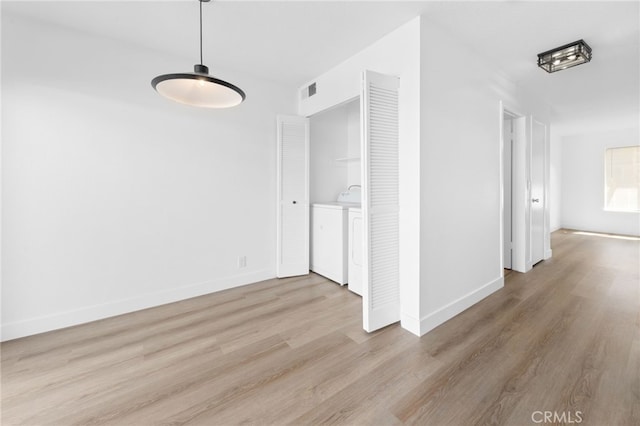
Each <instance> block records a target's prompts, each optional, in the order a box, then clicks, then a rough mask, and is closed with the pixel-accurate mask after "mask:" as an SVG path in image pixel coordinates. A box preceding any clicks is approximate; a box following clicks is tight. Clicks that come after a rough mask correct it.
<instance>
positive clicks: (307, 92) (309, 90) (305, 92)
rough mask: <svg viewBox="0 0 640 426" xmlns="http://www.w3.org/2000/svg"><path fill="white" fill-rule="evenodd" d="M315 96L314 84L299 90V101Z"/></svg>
mask: <svg viewBox="0 0 640 426" xmlns="http://www.w3.org/2000/svg"><path fill="white" fill-rule="evenodd" d="M315 94H316V83H311V84H310V85H308V86H307V87H305V88H303V89H302V90H300V99H307V98H310V97H311V96H313V95H315Z"/></svg>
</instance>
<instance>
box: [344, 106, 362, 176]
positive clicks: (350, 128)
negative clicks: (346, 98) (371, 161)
mask: <svg viewBox="0 0 640 426" xmlns="http://www.w3.org/2000/svg"><path fill="white" fill-rule="evenodd" d="M360 133H361V132H360V99H356V100H355V101H352V102H349V103H348V104H347V158H349V160H348V161H347V184H348V185H349V186H350V185H361V184H362V176H361V171H362V162H361V159H360V155H361V154H360V148H361V142H362V141H361V140H360Z"/></svg>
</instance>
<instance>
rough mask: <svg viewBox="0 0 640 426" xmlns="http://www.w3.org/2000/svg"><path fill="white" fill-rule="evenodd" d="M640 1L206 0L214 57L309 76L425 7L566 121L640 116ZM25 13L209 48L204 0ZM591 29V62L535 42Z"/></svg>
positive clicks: (22, 11)
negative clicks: (555, 57) (552, 56)
mask: <svg viewBox="0 0 640 426" xmlns="http://www.w3.org/2000/svg"><path fill="white" fill-rule="evenodd" d="M639 6H640V2H637V1H628V2H610V1H604V2H593V1H589V2H576V1H566V2H560V1H556V2H522V1H502V2H485V1H478V2H451V1H409V2H402V1H374V2H364V1H279V2H276V1H258V2H255V1H239V0H236V1H214V2H211V3H205V4H204V5H203V13H204V17H203V22H204V25H205V29H204V49H205V52H204V62H205V64H207V65H209V66H210V67H211V68H212V69H215V66H216V63H222V64H224V65H225V67H226V68H227V69H232V70H233V69H237V70H243V71H246V70H251V72H253V73H255V74H256V75H259V76H261V77H263V78H266V79H269V80H273V81H277V82H281V83H285V84H289V85H293V86H294V87H297V86H300V85H302V84H304V83H306V82H308V81H309V80H311V79H313V78H314V77H316V76H318V75H319V74H321V73H323V72H324V71H326V70H328V69H330V68H332V67H333V66H335V65H337V64H338V63H340V62H341V61H343V60H345V59H347V58H348V57H350V56H351V55H353V54H354V53H356V52H358V51H359V50H361V49H362V48H364V47H366V46H367V45H369V44H371V43H372V42H373V41H375V40H377V39H379V38H381V37H382V36H384V35H385V34H387V33H389V32H391V31H393V30H394V29H395V28H397V27H398V26H400V25H402V24H403V23H405V22H407V21H409V20H410V19H412V18H413V17H415V16H419V15H423V16H424V17H425V18H426V19H428V20H430V21H431V22H433V23H435V24H436V25H439V26H440V27H442V28H443V29H445V30H447V31H449V32H450V33H451V34H453V35H454V36H455V37H456V38H457V39H458V40H459V41H461V42H462V43H464V44H466V45H467V46H468V47H469V48H470V49H472V50H473V51H474V52H476V53H477V54H480V55H482V56H484V57H485V58H486V59H487V61H488V62H490V63H493V64H495V66H496V68H498V69H500V70H502V72H503V73H504V74H505V75H506V76H507V77H508V78H510V79H511V80H512V81H514V82H516V83H518V84H520V85H521V86H522V87H523V88H525V89H526V90H528V91H530V92H533V93H535V94H537V95H538V96H539V97H541V98H542V99H544V100H545V101H546V102H548V103H549V104H550V105H552V106H553V108H554V111H555V112H556V113H557V115H558V117H559V118H561V119H562V120H564V121H565V122H567V123H570V122H572V120H573V121H575V120H579V121H584V118H585V117H586V116H588V117H591V116H596V115H598V116H602V115H603V114H607V115H608V116H610V119H611V120H614V121H615V120H616V117H622V116H632V117H634V118H635V119H636V120H637V117H638V103H639V97H640V84H639V77H638V76H639V74H640V67H639V63H640V8H639ZM2 12H3V14H7V13H8V14H15V15H20V16H23V17H26V18H28V19H34V20H38V21H43V22H49V23H52V24H55V25H60V26H64V27H69V28H72V29H75V30H78V31H81V32H86V33H91V34H95V35H99V36H103V37H109V38H113V39H117V40H121V41H125V42H127V43H132V44H136V45H140V46H143V47H145V48H150V49H154V50H157V51H159V52H167V53H169V54H173V55H179V56H182V57H185V60H186V61H187V63H186V65H185V69H188V68H190V67H191V64H192V63H195V62H196V61H197V59H198V44H197V43H198V24H197V23H198V21H197V19H198V4H197V2H196V1H195V0H177V1H153V2H150V1H128V2H117V1H99V2H96V1H71V2H58V1H51V0H49V1H43V2H25V1H21V2H8V1H3V2H2ZM581 38H582V39H584V40H585V41H587V43H589V45H590V46H591V47H592V48H593V60H592V62H591V63H589V64H586V65H582V66H579V67H576V68H572V69H568V70H565V71H562V72H558V73H554V74H547V73H546V72H544V71H542V70H541V69H539V68H538V67H537V66H536V54H537V53H539V52H542V51H545V50H548V49H550V48H553V47H556V46H559V45H562V44H565V43H568V42H571V41H575V40H578V39H581Z"/></svg>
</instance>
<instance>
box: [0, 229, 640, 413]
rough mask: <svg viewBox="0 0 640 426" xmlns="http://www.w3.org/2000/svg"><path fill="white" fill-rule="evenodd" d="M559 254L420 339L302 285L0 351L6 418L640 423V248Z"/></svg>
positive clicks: (306, 282)
mask: <svg viewBox="0 0 640 426" xmlns="http://www.w3.org/2000/svg"><path fill="white" fill-rule="evenodd" d="M552 247H553V254H554V257H553V259H550V260H548V261H545V262H542V263H541V264H539V265H538V266H536V267H535V268H534V270H533V271H531V272H530V273H528V274H518V273H515V272H513V273H510V274H508V275H507V277H506V285H505V288H504V289H503V290H501V291H499V292H497V293H495V294H493V295H492V296H490V297H488V298H487V299H485V300H483V301H482V302H481V303H479V304H477V305H475V306H474V307H472V308H471V309H469V310H467V311H465V312H464V313H462V314H460V315H458V316H457V317H455V318H453V319H452V320H450V321H449V322H447V323H446V324H443V325H442V326H440V327H438V328H437V329H435V330H433V331H432V332H431V333H429V334H428V335H426V336H423V337H422V338H418V337H416V336H413V335H411V334H409V333H408V332H406V331H404V330H403V329H402V328H400V327H399V326H397V325H394V326H390V327H387V328H385V329H383V330H381V331H379V332H376V333H373V334H367V333H365V332H364V331H362V329H361V306H360V305H361V299H360V298H359V297H358V296H356V295H354V294H352V293H351V292H349V291H348V290H347V289H346V288H343V287H340V286H338V285H336V284H333V283H331V282H328V281H327V280H325V279H324V278H322V277H320V276H318V275H310V276H308V277H303V278H292V279H285V280H271V281H265V282H261V283H258V284H254V285H250V286H245V287H241V288H237V289H232V290H228V291H224V292H220V293H216V294H211V295H207V296H203V297H199V298H195V299H190V300H186V301H182V302H178V303H174V304H170V305H165V306H160V307H157V308H153V309H148V310H145V311H140V312H135V313H132V314H128V315H122V316H119V317H115V318H110V319H106V320H102V321H98V322H94V323H90V324H85V325H81V326H76V327H72V328H68V329H65V330H59V331H55V332H51V333H46V334H41V335H38V336H32V337H28V338H23V339H19V340H14V341H10V342H6V343H3V344H2V346H1V349H2V417H3V418H2V424H3V425H14V424H28V425H45V424H56V425H94V424H95V425H98V424H113V425H151V424H171V425H178V424H197V425H235V424H241V423H242V424H277V425H280V424H295V425H305V424H325V423H333V424H357V425H360V424H375V425H396V424H419V425H472V424H507V425H526V424H535V423H534V422H533V421H532V414H533V413H534V412H536V411H542V412H544V411H551V412H555V413H557V415H559V416H561V415H564V416H565V417H564V418H560V419H558V418H556V420H560V421H556V422H555V423H556V424H557V423H562V421H561V420H563V419H564V422H565V423H569V421H568V420H571V419H572V420H574V421H576V420H577V417H578V416H579V417H580V419H581V420H582V423H581V424H583V425H639V424H640V308H639V307H640V284H639V283H640V277H639V258H640V253H639V247H640V243H639V242H638V241H633V240H625V239H614V238H605V237H603V236H589V235H577V234H574V233H571V232H568V231H558V232H555V233H554V234H553V236H552ZM452 273H455V271H452ZM577 412H580V413H579V414H578V413H577ZM542 415H543V414H539V415H538V417H535V415H534V420H540V419H542V418H543V417H540V416H542Z"/></svg>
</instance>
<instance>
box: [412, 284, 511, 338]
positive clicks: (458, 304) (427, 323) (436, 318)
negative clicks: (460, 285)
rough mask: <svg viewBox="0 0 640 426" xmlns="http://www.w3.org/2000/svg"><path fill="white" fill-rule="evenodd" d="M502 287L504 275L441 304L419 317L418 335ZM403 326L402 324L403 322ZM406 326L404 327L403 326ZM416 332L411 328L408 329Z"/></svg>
mask: <svg viewBox="0 0 640 426" xmlns="http://www.w3.org/2000/svg"><path fill="white" fill-rule="evenodd" d="M502 287H504V277H499V278H497V279H495V280H493V281H491V282H490V283H487V284H485V285H483V286H482V287H480V288H479V289H477V290H474V291H472V292H471V293H469V294H466V295H464V296H462V297H461V298H459V299H457V300H454V301H453V302H451V303H449V304H448V305H445V306H443V307H442V308H440V309H438V310H437V311H435V312H432V313H430V314H429V315H427V316H424V317H422V318H421V319H420V327H419V333H418V335H419V336H423V335H425V334H426V333H428V332H429V331H431V330H433V329H434V328H436V327H437V326H439V325H440V324H443V323H444V322H446V321H448V320H450V319H451V318H453V317H455V316H456V315H458V314H459V313H460V312H462V311H464V310H466V309H469V308H470V307H471V306H473V305H475V304H476V303H478V302H479V301H481V300H482V299H484V298H485V297H487V296H489V295H490V294H492V293H494V292H496V291H498V290H500V289H501V288H502ZM403 327H404V324H403ZM405 328H406V327H405ZM409 331H411V332H412V333H414V334H416V333H415V332H414V331H413V330H409Z"/></svg>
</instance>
